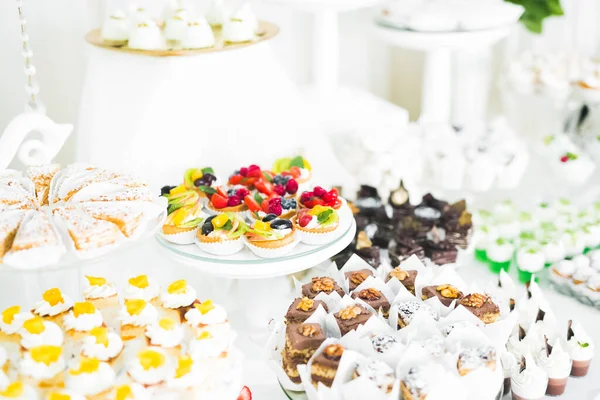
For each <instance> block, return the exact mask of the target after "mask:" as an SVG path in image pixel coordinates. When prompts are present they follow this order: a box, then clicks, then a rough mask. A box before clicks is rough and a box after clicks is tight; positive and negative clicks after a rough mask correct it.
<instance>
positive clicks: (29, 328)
mask: <svg viewBox="0 0 600 400" xmlns="http://www.w3.org/2000/svg"><path fill="white" fill-rule="evenodd" d="M20 334H21V346H23V347H24V348H25V349H27V350H29V349H31V348H33V347H37V346H42V345H52V346H62V344H63V342H64V335H63V331H62V329H60V327H59V326H58V325H56V324H55V323H54V322H48V321H44V320H43V319H42V318H41V317H38V316H35V317H33V318H31V319H28V320H27V321H25V322H23V327H22V328H21V330H20Z"/></svg>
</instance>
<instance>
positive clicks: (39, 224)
mask: <svg viewBox="0 0 600 400" xmlns="http://www.w3.org/2000/svg"><path fill="white" fill-rule="evenodd" d="M64 253H65V248H64V246H63V245H62V243H61V240H60V239H59V237H58V235H57V234H56V231H55V230H54V227H53V226H52V224H51V223H50V219H49V218H48V215H47V214H46V213H45V212H44V211H32V212H31V213H29V215H28V216H27V218H25V219H24V220H23V221H22V222H21V226H20V227H19V231H18V232H17V234H16V236H15V239H14V241H13V243H12V247H11V249H10V251H9V252H7V253H6V254H5V255H4V262H6V263H7V264H11V265H19V266H22V267H23V268H36V267H42V266H46V265H52V264H55V263H56V262H58V260H59V259H60V258H61V257H62V255H63V254H64Z"/></svg>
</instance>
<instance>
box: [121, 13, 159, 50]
mask: <svg viewBox="0 0 600 400" xmlns="http://www.w3.org/2000/svg"><path fill="white" fill-rule="evenodd" d="M128 46H129V48H130V49H135V50H158V49H161V48H163V47H164V43H163V38H162V35H161V32H160V29H159V28H158V25H157V24H156V22H155V21H153V20H151V19H147V20H144V21H141V22H136V23H135V24H134V26H133V27H132V29H131V34H130V36H129V44H128Z"/></svg>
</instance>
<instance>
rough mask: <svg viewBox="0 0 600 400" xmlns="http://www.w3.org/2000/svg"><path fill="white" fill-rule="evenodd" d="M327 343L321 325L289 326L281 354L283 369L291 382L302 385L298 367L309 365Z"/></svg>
mask: <svg viewBox="0 0 600 400" xmlns="http://www.w3.org/2000/svg"><path fill="white" fill-rule="evenodd" d="M324 341H325V333H324V332H323V328H322V327H321V325H319V324H288V325H287V327H286V329H285V347H284V349H283V351H282V353H281V357H282V363H283V369H284V370H285V373H286V374H287V375H288V377H289V378H290V380H291V381H292V382H294V383H300V381H301V380H300V374H299V373H298V370H297V369H296V367H297V366H298V365H300V364H308V360H310V358H311V357H312V356H313V354H314V353H315V351H316V350H317V349H318V348H319V346H321V344H322V343H323V342H324Z"/></svg>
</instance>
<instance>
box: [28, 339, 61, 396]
mask: <svg viewBox="0 0 600 400" xmlns="http://www.w3.org/2000/svg"><path fill="white" fill-rule="evenodd" d="M65 365H66V363H65V358H64V356H63V350H62V347H61V346H51V345H41V346H36V347H32V348H31V349H30V350H29V351H28V352H26V353H25V356H24V357H23V359H22V360H21V363H20V365H19V372H20V375H21V376H22V377H23V379H24V382H26V383H29V384H31V385H32V386H34V385H37V387H38V388H40V389H47V388H60V387H63V386H64V384H65V377H64V370H65Z"/></svg>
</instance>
